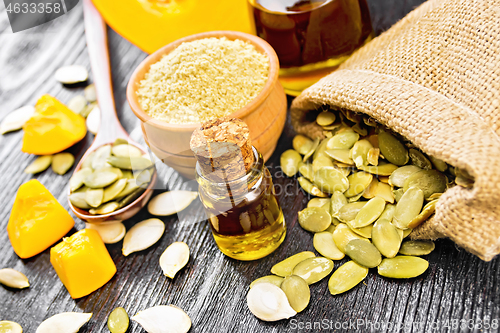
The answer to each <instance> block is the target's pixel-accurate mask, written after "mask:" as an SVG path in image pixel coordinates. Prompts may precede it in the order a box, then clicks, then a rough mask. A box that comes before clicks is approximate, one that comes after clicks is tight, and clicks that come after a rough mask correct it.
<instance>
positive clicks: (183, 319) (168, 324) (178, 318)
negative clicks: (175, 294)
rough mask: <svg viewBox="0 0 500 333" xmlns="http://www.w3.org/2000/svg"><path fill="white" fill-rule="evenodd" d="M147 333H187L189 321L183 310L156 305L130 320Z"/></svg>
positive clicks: (170, 306) (171, 306) (172, 306)
mask: <svg viewBox="0 0 500 333" xmlns="http://www.w3.org/2000/svg"><path fill="white" fill-rule="evenodd" d="M130 319H132V320H133V321H135V322H137V323H139V325H141V326H142V328H144V329H145V330H146V331H147V332H148V333H163V332H175V333H187V332H188V331H189V329H190V328H191V319H190V318H189V316H188V315H187V313H186V312H184V310H182V309H181V308H179V307H177V306H174V305H158V306H154V307H152V308H149V309H146V310H143V311H139V312H138V313H137V314H136V315H135V316H133V317H132V318H130Z"/></svg>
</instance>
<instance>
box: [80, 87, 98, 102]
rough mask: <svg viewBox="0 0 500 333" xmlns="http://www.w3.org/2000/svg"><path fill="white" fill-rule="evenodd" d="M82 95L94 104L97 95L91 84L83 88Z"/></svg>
mask: <svg viewBox="0 0 500 333" xmlns="http://www.w3.org/2000/svg"><path fill="white" fill-rule="evenodd" d="M83 94H84V95H85V98H86V99H87V101H89V102H95V101H96V100H97V94H96V90H95V86H94V84H93V83H92V84H89V85H88V86H86V87H85V89H84V90H83Z"/></svg>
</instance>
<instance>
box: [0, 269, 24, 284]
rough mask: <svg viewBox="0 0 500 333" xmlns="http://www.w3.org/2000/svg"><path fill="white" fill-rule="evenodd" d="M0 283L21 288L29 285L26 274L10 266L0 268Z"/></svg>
mask: <svg viewBox="0 0 500 333" xmlns="http://www.w3.org/2000/svg"><path fill="white" fill-rule="evenodd" d="M0 283H1V284H3V285H5V286H7V287H10V288H15V289H23V288H28V287H29V286H30V283H29V281H28V278H27V277H26V275H24V274H23V273H21V272H18V271H16V270H15V269H12V268H2V269H0Z"/></svg>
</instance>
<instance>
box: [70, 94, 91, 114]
mask: <svg viewBox="0 0 500 333" xmlns="http://www.w3.org/2000/svg"><path fill="white" fill-rule="evenodd" d="M67 106H68V109H70V110H71V111H73V112H74V113H77V114H80V112H82V111H83V109H85V107H87V99H86V98H85V97H84V96H82V95H78V96H75V97H73V98H72V99H70V100H69V102H68V104H67Z"/></svg>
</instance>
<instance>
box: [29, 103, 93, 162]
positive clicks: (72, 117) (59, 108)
mask: <svg viewBox="0 0 500 333" xmlns="http://www.w3.org/2000/svg"><path fill="white" fill-rule="evenodd" d="M23 129H24V136H23V146H22V148H21V150H22V151H23V152H25V153H29V154H35V155H50V154H55V153H59V152H61V151H63V150H65V149H66V148H69V147H71V146H73V145H74V144H75V143H77V142H78V141H80V140H82V139H83V138H84V137H85V135H86V134H87V126H86V125H85V118H83V117H82V116H80V115H79V114H76V113H74V112H73V111H71V110H70V109H68V107H67V106H66V105H64V104H62V103H61V102H59V101H58V100H57V99H56V98H55V97H52V96H50V95H43V96H42V97H40V99H39V100H38V101H37V102H36V105H35V113H34V114H33V116H32V117H31V118H30V119H29V120H28V121H27V122H26V123H25V124H24V126H23Z"/></svg>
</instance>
